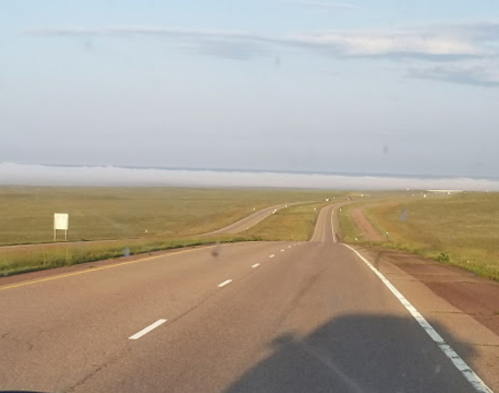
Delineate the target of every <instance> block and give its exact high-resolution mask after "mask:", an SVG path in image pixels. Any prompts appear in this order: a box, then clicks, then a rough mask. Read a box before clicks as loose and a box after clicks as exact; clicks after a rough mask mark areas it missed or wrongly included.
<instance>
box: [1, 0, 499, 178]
mask: <svg viewBox="0 0 499 393" xmlns="http://www.w3.org/2000/svg"><path fill="white" fill-rule="evenodd" d="M0 136H1V141H0V163H1V162H4V163H19V164H57V165H87V166H92V165H98V166H102V165H104V166H106V165H110V166H139V167H167V168H198V169H244V170H274V171H289V172H300V171H306V172H320V173H323V172H326V173H356V174H393V175H415V174H416V175H433V176H472V177H498V174H499V154H498V152H499V2H497V1H496V0H474V1H471V0H452V1H451V0H445V1H438V2H436V1H429V0H418V1H415V0H414V1H403V2H402V1H396V0H378V1H368V0H354V1H352V2H330V1H327V0H214V1H208V0H183V1H165V0H150V1H148V2H143V1H138V0H137V1H131V0H120V1H117V0H116V1H94V0H86V1H67V0H64V1H57V0H0Z"/></svg>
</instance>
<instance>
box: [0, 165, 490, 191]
mask: <svg viewBox="0 0 499 393" xmlns="http://www.w3.org/2000/svg"><path fill="white" fill-rule="evenodd" d="M0 184H1V185H52V186H107V187H109V186H181V187H269V188H317V189H336V190H339V189H346V190H383V189H387V190H388V189H390V190H391V189H395V190H405V189H406V188H410V189H413V190H425V189H446V190H470V191H485V190H490V191H499V180H492V179H490V180H488V179H470V178H415V177H411V178H404V177H389V176H387V177H381V176H345V175H333V174H300V173H274V172H237V171H230V172H229V171H213V170H205V171H200V170H170V169H146V168H142V169H132V168H123V167H112V166H106V167H87V166H81V167H63V166H45V165H22V164H15V163H0Z"/></svg>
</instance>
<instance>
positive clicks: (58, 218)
mask: <svg viewBox="0 0 499 393" xmlns="http://www.w3.org/2000/svg"><path fill="white" fill-rule="evenodd" d="M68 229H69V214H67V213H54V241H56V240H57V231H64V240H65V241H68Z"/></svg>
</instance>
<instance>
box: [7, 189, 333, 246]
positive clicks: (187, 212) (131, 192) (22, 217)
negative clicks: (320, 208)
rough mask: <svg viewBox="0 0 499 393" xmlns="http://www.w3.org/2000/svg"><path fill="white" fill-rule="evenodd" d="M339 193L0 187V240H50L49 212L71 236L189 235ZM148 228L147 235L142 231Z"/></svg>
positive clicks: (171, 236) (23, 241)
mask: <svg viewBox="0 0 499 393" xmlns="http://www.w3.org/2000/svg"><path fill="white" fill-rule="evenodd" d="M330 195H335V196H337V197H338V196H340V195H342V193H331V192H328V191H302V190H259V189H253V190H244V189H233V190H229V189H185V188H184V189H182V188H84V187H81V188H62V187H0V245H2V244H23V243H38V242H50V241H52V238H53V230H52V225H53V214H54V213H69V215H70V216H69V239H70V240H98V239H124V238H148V237H149V238H150V237H157V236H161V237H168V238H179V237H188V236H193V235H195V234H200V233H205V232H209V231H211V230H215V229H218V228H222V227H224V226H226V225H229V224H230V223H232V222H234V221H237V220H238V219H240V218H243V217H245V216H247V215H249V214H251V213H252V212H253V208H256V209H257V210H258V209H261V208H264V207H266V206H270V205H274V204H279V203H290V202H300V201H311V200H315V201H318V200H324V198H325V197H327V196H330ZM146 230H147V234H146V232H145V231H146Z"/></svg>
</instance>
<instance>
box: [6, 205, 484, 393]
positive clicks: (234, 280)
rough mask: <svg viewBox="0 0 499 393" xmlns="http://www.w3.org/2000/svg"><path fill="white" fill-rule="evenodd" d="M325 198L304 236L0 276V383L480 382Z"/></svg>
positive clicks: (173, 386)
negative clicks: (379, 269)
mask: <svg viewBox="0 0 499 393" xmlns="http://www.w3.org/2000/svg"><path fill="white" fill-rule="evenodd" d="M333 210H334V206H328V207H326V208H324V209H323V210H322V211H321V212H320V215H319V218H318V221H317V226H316V231H315V233H314V236H313V238H312V239H311V241H309V242H301V243H300V242H252V243H238V244H228V245H222V246H209V247H199V248H194V249H188V250H181V251H172V252H167V253H162V254H160V255H153V256H146V257H143V258H129V259H123V261H117V262H112V263H105V262H102V263H92V264H88V265H84V266H83V265H80V266H76V267H74V269H66V270H64V271H62V270H54V271H52V272H49V273H47V272H39V273H33V274H27V275H24V276H22V277H21V278H17V279H16V280H15V281H12V279H11V280H7V278H4V279H0V391H8V390H24V391H37V392H47V393H49V392H50V393H52V392H116V393H118V392H120V393H123V392H130V393H131V392H134V393H135V392H151V393H152V392H224V393H225V392H226V393H233V392H282V393H284V392H286V393H289V392H306V393H315V392H352V393H359V392H452V393H460V392H476V391H479V390H478V389H475V388H473V387H472V385H471V383H470V382H469V380H467V379H465V376H464V375H465V374H467V373H468V374H469V372H468V370H464V371H463V372H461V371H459V370H458V368H457V367H456V366H455V365H454V364H453V362H452V361H451V360H450V359H449V355H448V354H446V353H444V351H443V349H442V348H441V347H439V346H438V345H437V344H436V343H435V342H434V341H433V340H432V338H431V337H430V336H429V334H430V333H431V332H430V331H429V332H427V331H425V330H424V329H423V328H422V327H421V322H418V321H417V320H416V319H415V317H414V315H411V313H410V312H409V311H408V309H407V307H406V306H404V305H403V304H402V303H401V300H400V299H398V298H397V297H396V296H394V293H393V291H391V290H390V289H389V288H388V287H387V285H386V284H385V283H383V281H382V280H381V279H380V277H378V276H377V275H376V274H375V273H374V272H373V270H372V269H371V268H370V267H369V266H368V265H367V264H366V263H365V262H364V261H363V260H362V259H361V258H359V256H358V255H357V254H355V252H353V251H352V250H350V249H349V248H347V247H345V246H344V245H342V244H339V243H337V242H336V236H335V231H336V229H335V228H337V223H336V222H335V221H336V218H335V216H334V215H333ZM61 272H62V273H61ZM484 391H486V390H484Z"/></svg>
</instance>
